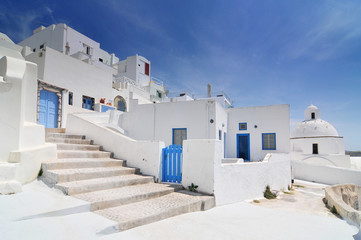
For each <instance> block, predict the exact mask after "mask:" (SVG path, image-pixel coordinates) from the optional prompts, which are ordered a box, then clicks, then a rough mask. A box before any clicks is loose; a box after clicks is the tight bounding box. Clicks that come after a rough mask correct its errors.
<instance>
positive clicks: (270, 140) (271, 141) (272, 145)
mask: <svg viewBox="0 0 361 240" xmlns="http://www.w3.org/2000/svg"><path fill="white" fill-rule="evenodd" d="M262 150H276V134H275V133H262Z"/></svg>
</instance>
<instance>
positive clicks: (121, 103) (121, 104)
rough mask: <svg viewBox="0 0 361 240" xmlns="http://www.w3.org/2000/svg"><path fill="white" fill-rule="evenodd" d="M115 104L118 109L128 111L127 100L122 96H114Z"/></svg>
mask: <svg viewBox="0 0 361 240" xmlns="http://www.w3.org/2000/svg"><path fill="white" fill-rule="evenodd" d="M114 106H115V107H116V108H117V110H118V111H122V112H126V111H127V102H126V101H125V99H124V98H123V97H122V96H116V97H115V98H114Z"/></svg>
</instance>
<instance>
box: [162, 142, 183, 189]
mask: <svg viewBox="0 0 361 240" xmlns="http://www.w3.org/2000/svg"><path fill="white" fill-rule="evenodd" d="M182 159H183V147H182V146H180V145H170V146H168V147H166V148H163V177H162V181H163V182H177V183H180V182H182Z"/></svg>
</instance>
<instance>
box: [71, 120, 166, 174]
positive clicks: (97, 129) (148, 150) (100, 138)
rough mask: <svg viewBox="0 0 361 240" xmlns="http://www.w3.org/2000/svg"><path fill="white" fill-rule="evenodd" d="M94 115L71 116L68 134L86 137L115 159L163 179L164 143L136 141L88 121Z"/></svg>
mask: <svg viewBox="0 0 361 240" xmlns="http://www.w3.org/2000/svg"><path fill="white" fill-rule="evenodd" d="M92 115H93V113H80V114H76V115H75V114H74V115H73V114H72V115H69V116H68V121H67V126H66V130H67V133H70V134H80V135H85V136H86V137H87V138H88V139H92V140H93V141H94V144H98V145H101V146H103V149H104V150H105V151H110V152H113V153H114V157H115V158H117V159H122V160H126V161H127V165H128V166H130V167H137V168H140V170H141V172H142V173H143V174H146V175H151V176H155V178H156V181H157V180H158V179H160V178H161V157H162V149H163V148H164V147H165V146H164V143H163V142H160V141H136V140H134V139H131V138H129V137H126V136H124V135H123V134H120V133H117V132H115V131H113V130H111V129H109V128H106V127H104V126H101V125H100V124H97V123H95V122H91V121H90V120H87V119H91V116H92ZM96 115H97V116H96V117H98V114H96ZM96 121H97V120H96Z"/></svg>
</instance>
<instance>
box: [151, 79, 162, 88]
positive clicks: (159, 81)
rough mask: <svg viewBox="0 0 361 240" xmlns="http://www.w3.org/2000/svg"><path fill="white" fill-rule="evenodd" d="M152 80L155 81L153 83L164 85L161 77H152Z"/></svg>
mask: <svg viewBox="0 0 361 240" xmlns="http://www.w3.org/2000/svg"><path fill="white" fill-rule="evenodd" d="M150 81H151V82H153V83H155V84H157V85H159V86H161V87H163V86H164V83H163V81H162V80H160V79H158V78H155V77H151V80H150Z"/></svg>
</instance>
